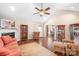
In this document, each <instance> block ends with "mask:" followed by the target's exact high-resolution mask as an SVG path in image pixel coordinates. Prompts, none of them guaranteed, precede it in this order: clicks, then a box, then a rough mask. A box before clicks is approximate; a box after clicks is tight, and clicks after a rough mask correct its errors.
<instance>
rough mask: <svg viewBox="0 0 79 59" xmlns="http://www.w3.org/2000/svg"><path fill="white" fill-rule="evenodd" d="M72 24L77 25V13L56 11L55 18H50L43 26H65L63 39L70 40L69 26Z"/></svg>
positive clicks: (78, 17)
mask: <svg viewBox="0 0 79 59" xmlns="http://www.w3.org/2000/svg"><path fill="white" fill-rule="evenodd" d="M74 23H79V12H74V11H63V10H62V11H58V12H57V13H56V15H55V16H51V18H50V19H49V20H48V21H47V22H46V23H45V25H66V26H65V37H66V38H65V39H70V32H69V25H70V24H74ZM45 31H46V30H45ZM45 34H46V32H45Z"/></svg>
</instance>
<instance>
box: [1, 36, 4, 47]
mask: <svg viewBox="0 0 79 59" xmlns="http://www.w3.org/2000/svg"><path fill="white" fill-rule="evenodd" d="M3 46H4V43H3V41H2V39H1V37H0V47H3Z"/></svg>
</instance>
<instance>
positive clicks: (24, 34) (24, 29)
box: [20, 25, 28, 40]
mask: <svg viewBox="0 0 79 59" xmlns="http://www.w3.org/2000/svg"><path fill="white" fill-rule="evenodd" d="M20 37H21V40H27V39H28V25H20Z"/></svg>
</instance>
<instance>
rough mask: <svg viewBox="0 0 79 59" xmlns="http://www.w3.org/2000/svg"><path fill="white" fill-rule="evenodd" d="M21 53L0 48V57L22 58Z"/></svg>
mask: <svg viewBox="0 0 79 59" xmlns="http://www.w3.org/2000/svg"><path fill="white" fill-rule="evenodd" d="M20 55H21V52H20V51H17V50H9V49H7V48H5V47H0V56H20Z"/></svg>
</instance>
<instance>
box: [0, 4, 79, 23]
mask: <svg viewBox="0 0 79 59" xmlns="http://www.w3.org/2000/svg"><path fill="white" fill-rule="evenodd" d="M11 6H13V7H14V8H15V11H11V9H10V7H11ZM36 6H37V7H39V8H40V3H0V17H1V18H11V19H17V20H29V21H35V22H41V23H43V22H45V21H46V20H48V19H49V18H50V17H51V16H53V15H54V14H55V13H56V12H57V10H72V11H79V4H78V3H44V4H43V7H44V8H46V7H50V8H51V9H50V10H49V12H50V13H51V14H50V15H45V16H44V17H40V16H39V15H38V14H36V15H33V13H35V12H36V10H35V9H34V7H36Z"/></svg>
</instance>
